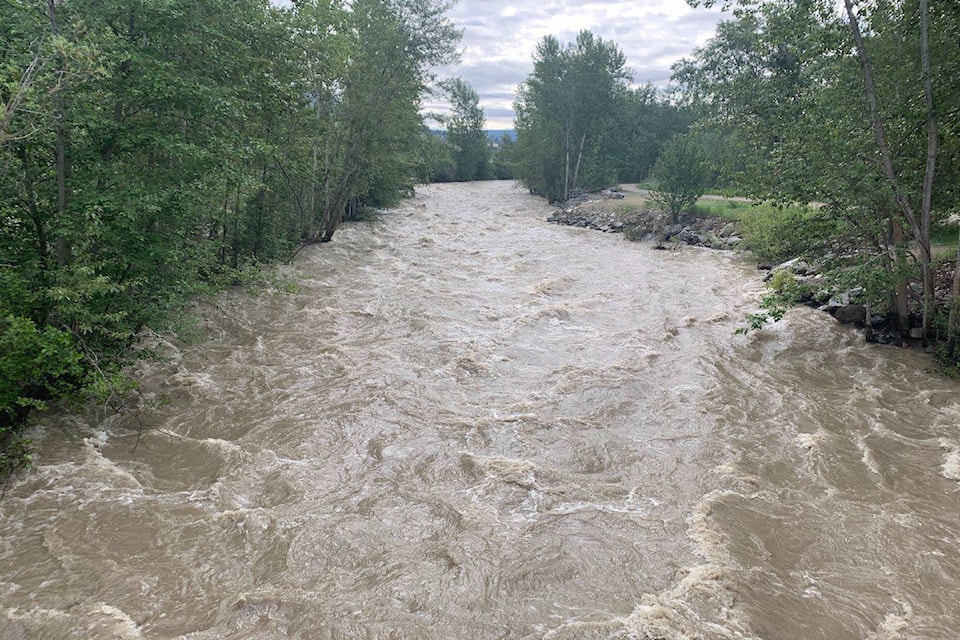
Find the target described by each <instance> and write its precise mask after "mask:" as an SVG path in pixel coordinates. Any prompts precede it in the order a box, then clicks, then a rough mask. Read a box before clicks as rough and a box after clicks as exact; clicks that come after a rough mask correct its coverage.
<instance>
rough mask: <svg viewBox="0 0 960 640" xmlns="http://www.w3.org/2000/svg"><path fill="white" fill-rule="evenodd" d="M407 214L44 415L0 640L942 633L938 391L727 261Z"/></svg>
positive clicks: (954, 619)
mask: <svg viewBox="0 0 960 640" xmlns="http://www.w3.org/2000/svg"><path fill="white" fill-rule="evenodd" d="M548 213H549V209H548V207H547V206H546V205H545V204H544V203H543V202H542V201H541V200H539V199H536V198H533V197H532V196H529V195H527V194H526V193H525V192H524V191H522V190H520V189H519V188H517V187H516V186H515V185H513V184H512V183H509V182H494V183H475V184H457V185H435V186H428V187H422V188H420V189H419V190H418V192H417V196H416V198H414V199H412V200H410V201H408V202H406V203H405V204H404V205H402V206H400V207H399V208H397V209H395V210H391V211H387V212H384V213H383V214H382V215H380V216H378V217H377V218H376V219H375V220H372V221H368V222H360V223H351V224H348V225H345V226H344V227H342V228H341V229H340V230H339V231H338V232H337V235H336V238H335V239H334V241H333V242H332V243H329V244H327V245H323V246H316V247H310V248H308V249H306V250H305V251H303V252H301V254H300V256H299V257H298V259H297V261H296V263H295V264H294V265H293V266H292V267H291V268H290V269H291V272H290V275H291V276H293V277H295V278H296V279H297V281H298V282H299V291H298V292H297V293H294V294H287V293H272V292H268V293H264V294H261V295H258V296H252V295H249V294H246V293H243V292H240V291H237V292H231V293H228V294H225V295H223V296H221V297H219V298H218V299H217V300H216V301H214V302H213V303H210V304H209V305H207V306H205V307H204V308H203V313H202V317H203V320H202V329H203V331H202V333H203V335H204V337H203V339H201V340H197V341H193V342H191V343H189V344H181V343H177V344H172V343H170V342H167V341H160V343H159V345H158V346H159V349H158V350H159V351H160V352H161V353H162V354H163V355H164V358H162V359H159V360H157V359H154V360H145V361H143V362H141V363H140V365H139V370H138V372H137V374H138V376H139V377H140V378H141V380H142V389H143V394H144V397H146V398H148V399H149V398H155V399H159V398H163V399H166V400H167V402H165V403H158V404H159V405H160V406H157V407H155V408H152V409H148V410H144V411H142V412H139V413H138V414H135V415H134V414H131V413H130V412H129V411H127V412H120V413H112V412H108V411H103V410H98V409H91V410H90V411H87V412H86V413H84V414H82V415H80V416H76V415H74V416H71V415H70V414H68V413H63V414H53V415H50V416H48V417H47V418H46V419H45V422H44V424H43V425H41V426H40V427H38V428H37V429H35V430H34V432H33V433H32V436H33V438H34V440H35V442H36V443H37V445H38V446H39V447H40V451H41V455H40V457H39V459H38V462H37V465H36V467H35V468H34V469H33V470H32V471H30V472H29V473H26V474H22V475H20V476H18V477H17V478H16V479H15V480H14V481H13V482H12V483H11V484H10V486H8V487H7V489H6V492H5V495H4V497H3V499H2V500H0V543H2V546H0V637H2V638H4V639H5V640H27V639H29V640H35V639H50V640H61V639H66V638H82V639H87V638H96V639H99V638H109V639H113V638H151V639H163V640H167V639H170V640H172V639H187V640H221V639H236V640H247V639H262V640H273V639H279V638H299V639H327V638H329V639H335V638H336V639H339V638H397V639H399V638H457V639H484V640H494V639H513V638H517V639H527V638H554V639H587V638H591V639H600V638H635V639H648V638H656V639H661V638H662V639H669V640H675V639H694V638H702V639H710V640H713V639H744V640H746V639H764V640H798V639H799V640H816V639H822V640H846V639H850V640H853V639H871V640H896V639H944V640H946V639H954V638H957V637H958V633H960V632H958V629H960V607H958V606H957V603H958V602H960V387H958V384H957V383H955V382H952V381H949V380H946V379H944V378H942V377H940V376H938V375H937V374H936V373H933V372H931V371H930V369H931V368H932V363H931V361H930V360H928V359H927V358H926V357H925V356H924V355H922V354H919V353H916V352H910V351H905V350H899V349H894V348H888V347H878V346H874V345H868V344H865V343H864V341H863V339H862V337H861V336H860V335H859V334H858V333H857V332H856V331H855V330H852V329H849V328H844V327H841V326H839V325H837V324H836V323H835V322H834V321H833V320H832V319H831V318H830V317H829V316H826V315H824V314H819V313H817V312H815V311H812V310H807V309H797V310H792V311H790V312H789V313H788V315H787V316H786V318H785V319H784V320H783V321H782V322H780V323H778V324H776V325H774V326H771V327H769V328H767V329H764V330H763V331H760V332H755V333H752V334H750V335H746V336H742V335H734V330H735V329H736V328H737V327H738V326H740V325H741V324H742V323H743V317H744V314H745V313H747V312H750V311H753V310H754V309H755V308H756V306H757V301H758V297H759V295H760V292H761V291H762V283H761V278H760V274H759V273H758V272H757V271H756V270H755V269H753V266H752V265H751V264H750V263H749V262H748V261H746V260H745V259H744V258H741V257H738V256H737V255H733V254H728V253H726V252H713V251H709V250H700V249H695V248H684V249H682V250H679V251H652V250H651V247H650V246H649V245H646V244H643V243H630V242H626V241H624V240H623V238H622V237H621V236H618V235H614V234H602V233H597V232H593V231H586V230H581V229H574V228H568V227H559V226H555V225H548V224H546V223H545V222H544V218H545V217H546V215H547V214H548Z"/></svg>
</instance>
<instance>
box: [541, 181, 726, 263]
mask: <svg viewBox="0 0 960 640" xmlns="http://www.w3.org/2000/svg"><path fill="white" fill-rule="evenodd" d="M547 222H554V223H556V224H563V225H568V226H571V227H581V228H585V229H595V230H597V231H603V232H605V233H623V234H624V236H625V237H626V238H627V239H628V240H642V241H648V242H653V243H655V245H654V246H655V247H656V248H658V249H669V248H676V247H678V246H680V245H684V244H685V245H691V246H697V247H707V248H708V249H721V250H730V249H736V248H738V247H739V245H740V243H741V242H742V241H743V239H742V238H741V236H740V235H739V233H738V230H737V225H736V224H735V223H733V222H729V221H727V220H723V219H722V218H716V217H711V216H697V215H694V214H684V215H683V216H681V217H680V218H679V219H678V220H677V222H676V223H675V224H674V223H672V222H671V220H670V216H669V215H668V214H665V213H663V212H662V211H658V210H656V209H653V208H652V207H649V206H646V203H645V202H642V201H641V203H639V204H638V203H636V202H624V197H623V194H622V193H619V192H616V191H603V192H601V193H600V194H596V195H594V194H591V195H584V196H579V197H578V198H575V199H572V200H568V201H567V202H565V203H563V204H562V205H561V206H560V207H558V208H557V210H556V211H554V212H553V214H551V215H550V216H549V217H547Z"/></svg>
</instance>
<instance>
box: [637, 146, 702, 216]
mask: <svg viewBox="0 0 960 640" xmlns="http://www.w3.org/2000/svg"><path fill="white" fill-rule="evenodd" d="M710 175H711V171H710V166H709V164H707V159H706V156H705V155H704V153H703V149H701V147H700V145H698V144H697V143H696V142H695V141H694V140H692V139H691V138H690V137H689V136H677V137H676V138H674V139H673V141H672V142H671V143H670V144H668V145H667V146H666V147H665V148H664V150H663V152H662V153H661V154H660V157H659V158H657V162H656V164H655V165H654V167H653V177H654V179H655V180H656V181H657V188H656V189H655V190H654V191H653V192H651V194H650V196H651V199H652V200H653V201H654V203H656V204H657V205H658V206H660V207H661V208H662V209H663V210H664V211H666V212H668V213H669V214H670V222H671V224H677V219H678V217H679V216H680V214H681V213H683V212H684V211H687V210H688V209H690V207H692V206H693V205H694V203H696V201H697V198H699V197H700V196H702V195H703V192H704V191H705V190H706V188H707V186H708V184H709V181H710Z"/></svg>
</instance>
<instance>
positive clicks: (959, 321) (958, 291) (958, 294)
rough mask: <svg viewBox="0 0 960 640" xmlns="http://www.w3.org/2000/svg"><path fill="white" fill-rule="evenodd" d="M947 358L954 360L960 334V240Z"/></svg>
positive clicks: (959, 243) (951, 302) (949, 321)
mask: <svg viewBox="0 0 960 640" xmlns="http://www.w3.org/2000/svg"><path fill="white" fill-rule="evenodd" d="M947 333H948V335H947V357H948V358H949V359H950V360H953V358H954V355H955V354H956V350H957V338H958V337H960V336H958V335H957V334H958V333H960V240H958V241H957V262H956V265H954V268H953V287H952V288H951V290H950V317H949V319H948V321H947Z"/></svg>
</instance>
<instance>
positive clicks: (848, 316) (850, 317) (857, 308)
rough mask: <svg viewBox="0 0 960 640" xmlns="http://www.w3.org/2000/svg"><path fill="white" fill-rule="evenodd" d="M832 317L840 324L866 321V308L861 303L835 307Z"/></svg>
mask: <svg viewBox="0 0 960 640" xmlns="http://www.w3.org/2000/svg"><path fill="white" fill-rule="evenodd" d="M833 317H834V318H836V319H837V322H839V323H841V324H863V323H865V322H866V321H867V308H866V307H865V306H863V305H862V304H848V305H846V306H844V307H837V308H836V311H834V313H833Z"/></svg>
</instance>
